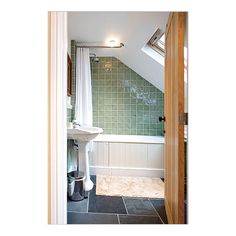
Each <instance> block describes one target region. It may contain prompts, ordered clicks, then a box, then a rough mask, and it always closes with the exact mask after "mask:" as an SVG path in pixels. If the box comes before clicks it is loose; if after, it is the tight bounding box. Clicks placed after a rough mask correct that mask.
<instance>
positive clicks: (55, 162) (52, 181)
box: [48, 12, 68, 224]
mask: <svg viewBox="0 0 236 236" xmlns="http://www.w3.org/2000/svg"><path fill="white" fill-rule="evenodd" d="M67 28H68V27H67V12H48V223H49V224H67V159H66V157H67V142H66V141H67V131H66V120H67V118H66V114H67V110H66V97H67V42H68V41H67V40H68V35H67Z"/></svg>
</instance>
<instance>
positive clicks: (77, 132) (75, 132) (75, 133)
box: [67, 126, 103, 141]
mask: <svg viewBox="0 0 236 236" xmlns="http://www.w3.org/2000/svg"><path fill="white" fill-rule="evenodd" d="M102 132H103V129H102V128H99V127H85V126H78V127H76V128H73V129H67V139H76V140H78V141H91V140H93V139H94V138H96V137H97V136H98V134H101V133H102Z"/></svg>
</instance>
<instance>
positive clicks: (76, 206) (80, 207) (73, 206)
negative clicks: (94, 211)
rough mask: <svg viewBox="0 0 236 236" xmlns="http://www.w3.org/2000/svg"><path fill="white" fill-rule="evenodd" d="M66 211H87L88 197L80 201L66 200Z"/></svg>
mask: <svg viewBox="0 0 236 236" xmlns="http://www.w3.org/2000/svg"><path fill="white" fill-rule="evenodd" d="M67 211H75V212H88V198H85V199H83V200H82V201H78V202H73V201H70V200H68V201H67Z"/></svg>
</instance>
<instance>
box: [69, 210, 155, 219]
mask: <svg viewBox="0 0 236 236" xmlns="http://www.w3.org/2000/svg"><path fill="white" fill-rule="evenodd" d="M68 212H69V213H77V214H97V215H112V216H115V215H116V216H118V217H119V216H144V217H155V218H158V215H136V214H128V215H127V214H116V213H103V212H88V213H87V212H78V211H68Z"/></svg>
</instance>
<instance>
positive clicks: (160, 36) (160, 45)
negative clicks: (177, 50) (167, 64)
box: [148, 28, 165, 57]
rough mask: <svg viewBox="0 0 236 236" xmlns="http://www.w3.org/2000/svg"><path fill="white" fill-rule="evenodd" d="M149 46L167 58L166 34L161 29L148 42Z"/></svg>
mask: <svg viewBox="0 0 236 236" xmlns="http://www.w3.org/2000/svg"><path fill="white" fill-rule="evenodd" d="M148 45H149V46H150V47H151V48H152V49H154V50H155V51H156V52H158V53H159V54H161V56H163V57H164V56H165V33H164V32H162V31H161V30H160V29H159V28H158V29H157V31H156V32H155V33H154V35H153V36H152V37H151V39H150V40H149V41H148Z"/></svg>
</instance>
